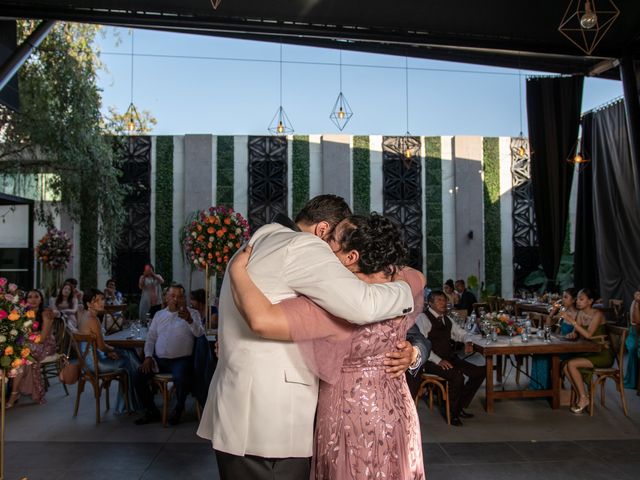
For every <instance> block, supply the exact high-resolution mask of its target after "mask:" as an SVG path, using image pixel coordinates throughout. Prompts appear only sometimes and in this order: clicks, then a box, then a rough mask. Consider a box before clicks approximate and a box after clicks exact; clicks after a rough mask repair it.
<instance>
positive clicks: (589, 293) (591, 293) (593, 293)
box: [578, 288, 598, 302]
mask: <svg viewBox="0 0 640 480" xmlns="http://www.w3.org/2000/svg"><path fill="white" fill-rule="evenodd" d="M581 293H584V294H585V295H586V296H587V298H588V299H589V300H593V301H594V302H595V301H596V299H597V298H598V292H596V291H595V290H593V289H592V288H583V289H582V290H580V291H579V292H578V295H580V294H581Z"/></svg>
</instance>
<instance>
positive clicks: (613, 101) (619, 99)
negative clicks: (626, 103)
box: [580, 95, 624, 118]
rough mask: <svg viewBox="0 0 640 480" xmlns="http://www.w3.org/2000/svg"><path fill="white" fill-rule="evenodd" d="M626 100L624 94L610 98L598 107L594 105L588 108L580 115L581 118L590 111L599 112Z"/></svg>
mask: <svg viewBox="0 0 640 480" xmlns="http://www.w3.org/2000/svg"><path fill="white" fill-rule="evenodd" d="M623 100H624V97H623V96H622V95H620V96H619V97H616V98H612V99H611V100H609V101H608V102H605V103H603V104H602V105H598V106H597V107H594V108H592V109H590V110H587V111H586V112H582V114H581V115H580V118H582V117H584V116H585V115H588V114H589V113H597V112H599V111H601V110H604V109H606V108H609V107H612V106H614V105H617V104H618V103H620V102H622V101H623Z"/></svg>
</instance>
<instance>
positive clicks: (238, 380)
mask: <svg viewBox="0 0 640 480" xmlns="http://www.w3.org/2000/svg"><path fill="white" fill-rule="evenodd" d="M350 213H351V212H350V209H349V207H348V206H347V204H346V203H345V202H344V200H343V199H342V198H340V197H337V196H335V195H321V196H319V197H315V198H314V199H312V200H310V201H309V202H308V203H307V205H305V207H304V208H303V209H302V211H301V212H300V213H299V214H298V216H297V217H296V221H295V224H293V222H291V221H290V220H288V219H286V218H285V219H283V220H281V221H282V223H285V224H286V223H287V220H288V222H291V223H290V224H289V225H288V227H287V226H284V225H282V224H279V223H271V224H268V225H265V226H263V227H262V228H260V229H259V230H257V231H256V232H255V234H254V235H253V237H252V239H251V242H250V243H251V245H252V246H253V251H252V256H251V262H250V264H249V267H248V270H249V273H250V274H251V278H252V279H253V281H254V282H255V283H256V284H257V285H258V287H260V289H261V290H262V291H263V292H264V293H265V295H267V297H269V299H270V300H271V301H272V302H279V301H281V300H284V299H286V298H290V297H293V296H296V295H297V294H302V295H306V296H308V297H309V298H311V299H312V300H313V301H314V302H316V303H317V304H318V305H320V306H322V307H323V308H325V309H326V310H328V311H329V312H331V313H332V314H334V315H336V316H338V317H341V318H345V319H348V320H349V321H351V322H352V323H356V324H366V323H371V322H374V321H380V320H383V319H386V318H392V317H396V316H398V315H403V314H406V313H409V312H411V311H412V309H413V298H412V296H411V291H410V289H409V288H408V285H407V284H406V283H404V282H397V283H395V282H394V283H388V284H366V283H364V282H361V281H359V280H358V279H357V278H356V277H355V276H354V275H353V274H352V273H350V272H349V271H348V270H347V269H346V268H345V267H344V266H343V265H342V264H341V263H340V261H339V260H338V258H337V257H336V256H335V255H334V253H333V252H332V251H331V248H330V247H329V246H328V244H327V243H326V242H325V241H323V239H328V238H329V237H330V235H331V233H332V231H333V229H334V228H335V226H336V225H337V224H338V223H339V222H340V221H341V220H342V219H343V218H345V217H346V216H347V215H349V214H350ZM218 332H219V359H218V367H217V369H216V372H215V374H214V377H213V380H212V381H211V386H210V389H209V397H208V400H207V404H206V407H205V410H204V412H203V415H202V420H201V422H200V427H199V429H198V435H199V436H201V437H204V438H208V439H211V441H212V444H213V448H214V449H215V451H216V458H217V462H218V469H219V471H220V477H221V479H222V480H226V479H237V478H252V479H261V478H265V479H266V478H269V479H273V478H277V479H295V480H298V479H303V478H308V477H309V466H310V457H311V454H312V447H313V422H314V416H315V410H316V404H317V397H318V378H317V377H316V376H315V375H314V374H313V373H312V372H311V371H310V370H309V369H308V368H307V367H306V364H305V362H304V359H303V358H302V356H301V354H300V352H299V350H298V346H297V345H295V344H294V343H286V342H279V341H271V340H266V339H263V338H259V337H258V336H256V335H255V334H253V333H252V332H251V330H250V329H249V327H248V326H247V325H246V323H245V321H244V319H243V318H242V316H241V315H240V313H239V312H238V310H237V309H236V306H235V304H234V302H233V298H232V294H231V289H230V280H229V278H228V276H227V275H225V278H224V281H223V284H222V289H221V292H220V322H219V331H218ZM405 350H406V351H407V352H409V353H408V355H402V356H403V359H402V360H401V359H397V360H391V363H394V362H395V363H398V362H400V363H402V364H403V366H402V371H403V370H404V369H405V368H406V366H407V365H408V364H409V363H410V360H406V359H407V358H408V357H409V356H410V353H411V350H412V349H411V348H410V347H409V348H406V349H405ZM398 355H399V354H398ZM399 356H400V355H399Z"/></svg>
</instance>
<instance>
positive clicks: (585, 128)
mask: <svg viewBox="0 0 640 480" xmlns="http://www.w3.org/2000/svg"><path fill="white" fill-rule="evenodd" d="M581 125H582V144H581V149H580V151H581V152H582V155H583V157H584V158H587V159H591V158H592V155H591V153H592V152H593V113H587V114H585V115H584V116H583V117H582V122H581ZM596 259H597V250H596V230H595V224H594V219H593V168H592V166H591V163H587V164H585V165H583V166H582V167H580V170H579V173H578V205H577V210H576V249H575V252H574V254H573V280H574V285H575V286H576V287H577V288H583V287H591V288H599V283H600V281H599V279H598V265H597V261H596Z"/></svg>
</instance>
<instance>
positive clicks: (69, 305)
mask: <svg viewBox="0 0 640 480" xmlns="http://www.w3.org/2000/svg"><path fill="white" fill-rule="evenodd" d="M78 306H79V303H78V299H77V298H76V295H75V294H74V291H73V285H72V284H71V283H65V284H64V285H62V288H61V289H60V293H58V296H57V297H56V301H55V307H56V308H55V310H54V312H53V313H54V315H55V316H56V317H60V316H61V315H64V316H65V318H66V319H67V320H66V324H67V327H69V329H70V330H71V331H74V332H77V331H78Z"/></svg>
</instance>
